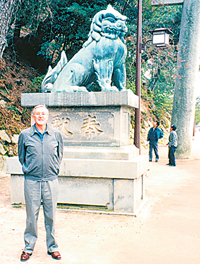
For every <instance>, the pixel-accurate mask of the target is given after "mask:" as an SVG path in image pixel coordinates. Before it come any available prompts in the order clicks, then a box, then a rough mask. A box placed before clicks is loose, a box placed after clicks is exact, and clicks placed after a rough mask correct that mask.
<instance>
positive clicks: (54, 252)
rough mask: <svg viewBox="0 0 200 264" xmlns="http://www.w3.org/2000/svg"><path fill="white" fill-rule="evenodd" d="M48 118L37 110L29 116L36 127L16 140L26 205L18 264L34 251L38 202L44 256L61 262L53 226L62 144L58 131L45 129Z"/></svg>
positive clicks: (46, 112)
mask: <svg viewBox="0 0 200 264" xmlns="http://www.w3.org/2000/svg"><path fill="white" fill-rule="evenodd" d="M48 117H49V111H48V109H47V108H46V106H44V105H38V106H36V107H35V108H34V109H33V112H32V118H33V119H34V121H35V124H34V125H33V126H32V127H30V128H27V129H25V130H23V131H22V132H21V134H20V135H19V140H18V157H19V161H20V163H21V165H22V170H23V173H24V196H25V204H26V229H25V232H24V241H25V247H24V250H23V252H22V254H21V261H26V260H28V259H29V257H30V256H31V255H32V252H33V250H34V247H35V243H36V240H37V220H38V215H39V209H40V205H41V202H43V211H44V219H45V228H46V244H47V253H48V254H49V255H51V256H52V258H54V259H58V260H59V259H61V255H60V253H59V251H58V245H57V243H56V241H55V230H54V226H55V213H56V206H57V197H58V173H59V166H60V163H61V160H62V156H63V140H62V136H61V134H60V132H59V131H58V130H56V129H54V128H52V127H51V126H49V125H47V121H48Z"/></svg>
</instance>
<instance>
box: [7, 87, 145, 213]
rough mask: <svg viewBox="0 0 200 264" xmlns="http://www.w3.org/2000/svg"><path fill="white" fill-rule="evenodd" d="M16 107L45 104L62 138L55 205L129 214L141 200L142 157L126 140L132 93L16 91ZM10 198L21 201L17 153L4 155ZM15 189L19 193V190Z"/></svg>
mask: <svg viewBox="0 0 200 264" xmlns="http://www.w3.org/2000/svg"><path fill="white" fill-rule="evenodd" d="M21 99H22V101H21V104H22V106H26V107H30V108H32V107H34V106H35V105H38V104H45V105H46V106H47V107H48V108H49V112H50V118H49V124H50V125H51V126H54V127H56V128H58V129H59V130H60V131H61V133H62V135H63V139H64V146H65V147H64V157H63V161H62V164H61V168H60V174H59V189H60V190H59V198H58V203H61V204H67V205H71V206H72V205H76V206H81V207H84V206H87V208H90V207H93V208H96V209H98V208H101V209H102V208H103V209H104V211H109V212H114V213H125V214H135V213H136V210H137V208H138V206H139V204H140V202H141V201H142V200H143V199H144V177H143V175H144V173H145V172H146V170H147V162H148V159H147V156H139V152H138V149H137V148H136V147H135V146H134V145H129V144H130V111H131V109H132V108H135V107H137V106H138V98H137V96H135V95H134V94H133V93H132V91H130V90H127V91H121V92H106V93H105V92H90V93H84V92H79V93H56V94H53V93H49V94H48V93H47V94H44V93H42V94H41V93H40V94H22V98H21ZM7 173H10V174H11V200H12V201H11V202H12V203H24V198H23V175H22V171H21V165H20V164H19V162H18V159H17V157H13V158H10V159H8V161H7ZM19 190H20V191H19Z"/></svg>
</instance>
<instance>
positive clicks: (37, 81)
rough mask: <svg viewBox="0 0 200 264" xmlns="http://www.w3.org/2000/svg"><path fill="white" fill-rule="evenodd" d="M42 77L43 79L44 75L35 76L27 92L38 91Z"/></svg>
mask: <svg viewBox="0 0 200 264" xmlns="http://www.w3.org/2000/svg"><path fill="white" fill-rule="evenodd" d="M43 79H44V75H42V76H39V77H35V78H34V79H33V80H32V83H31V85H30V87H28V92H29V93H39V92H40V90H41V84H42V80H43Z"/></svg>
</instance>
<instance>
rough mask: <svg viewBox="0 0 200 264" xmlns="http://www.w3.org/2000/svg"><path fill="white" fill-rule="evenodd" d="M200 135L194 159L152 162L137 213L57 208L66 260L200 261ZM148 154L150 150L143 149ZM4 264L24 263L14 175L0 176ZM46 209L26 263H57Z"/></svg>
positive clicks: (66, 263) (163, 156) (98, 263)
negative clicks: (48, 241)
mask: <svg viewBox="0 0 200 264" xmlns="http://www.w3.org/2000/svg"><path fill="white" fill-rule="evenodd" d="M199 146H200V135H199V133H196V137H195V140H193V150H192V158H191V159H189V160H179V161H177V167H168V166H166V163H167V162H168V160H167V147H162V148H160V149H159V151H160V161H159V163H155V162H152V163H149V171H148V172H147V175H146V187H145V189H146V200H145V203H144V206H143V207H142V208H141V210H140V212H139V214H138V216H137V217H131V216H116V215H99V214H91V213H85V212H70V211H67V212H63V211H60V210H57V221H56V223H57V224H56V237H57V242H58V244H59V247H60V252H61V254H62V260H61V261H59V263H60V264H61V263H62V264H72V263H75V264H135V263H137V264H151V263H152V264H198V263H200V148H199ZM142 152H143V154H145V153H147V150H143V151H142ZM0 186H1V188H0V235H1V239H0V248H1V252H0V264H7V263H9V264H12V263H20V261H19V257H20V254H21V251H22V249H23V232H24V227H25V210H24V208H13V207H12V206H11V205H10V179H9V177H4V178H1V179H0ZM43 220H44V219H43V215H42V210H41V212H40V216H39V223H38V225H39V238H38V241H37V244H36V247H35V251H34V253H33V255H32V257H31V258H30V260H29V261H28V262H26V263H29V264H32V263H33V264H47V263H48V264H51V263H55V262H56V260H53V259H52V258H51V257H50V256H48V255H47V254H46V246H45V231H44V224H43Z"/></svg>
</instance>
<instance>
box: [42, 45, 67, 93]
mask: <svg viewBox="0 0 200 264" xmlns="http://www.w3.org/2000/svg"><path fill="white" fill-rule="evenodd" d="M66 64H67V56H66V54H65V52H64V50H63V51H62V53H61V58H60V60H59V62H58V64H57V65H56V66H55V67H54V68H53V69H52V67H51V66H49V68H48V71H47V74H46V76H45V77H44V80H43V81H42V85H41V91H42V93H48V92H51V90H52V87H53V84H54V83H55V81H56V79H57V78H58V75H59V73H60V72H61V71H62V69H63V67H64V66H65V65H66Z"/></svg>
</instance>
